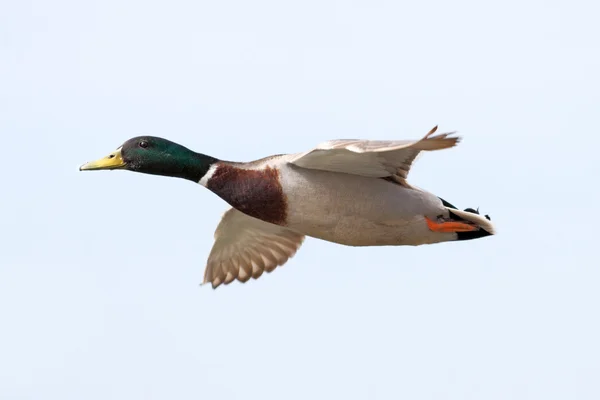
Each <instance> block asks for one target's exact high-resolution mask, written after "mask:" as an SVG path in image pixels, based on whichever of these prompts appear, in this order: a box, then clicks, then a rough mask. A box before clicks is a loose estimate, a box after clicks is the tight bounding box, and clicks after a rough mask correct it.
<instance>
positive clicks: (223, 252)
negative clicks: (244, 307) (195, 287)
mask: <svg viewBox="0 0 600 400" xmlns="http://www.w3.org/2000/svg"><path fill="white" fill-rule="evenodd" d="M303 241H304V235H302V234H300V233H298V232H296V231H293V230H291V229H288V228H285V227H282V226H279V225H273V224H270V223H268V222H264V221H261V220H259V219H256V218H253V217H250V216H248V215H246V214H244V213H242V212H240V211H238V210H236V209H235V208H231V209H229V210H228V211H227V212H225V214H223V218H222V219H221V222H220V223H219V226H217V229H216V231H215V243H214V245H213V248H212V250H211V252H210V255H209V256H208V262H207V264H206V270H205V271H204V283H208V282H210V283H211V284H212V287H213V288H216V287H217V286H219V285H220V284H222V283H224V284H228V283H231V282H232V281H233V280H234V279H237V280H239V281H241V282H246V281H247V280H249V279H250V278H254V279H257V278H258V277H260V276H261V275H262V273H263V272H264V271H266V272H271V271H273V270H274V269H275V268H276V267H277V266H279V265H283V264H285V263H286V262H287V260H288V259H289V258H291V257H292V256H293V255H294V254H295V253H296V251H297V250H298V248H299V247H300V245H301V244H302V242H303Z"/></svg>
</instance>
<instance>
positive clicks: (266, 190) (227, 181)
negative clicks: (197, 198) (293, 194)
mask: <svg viewBox="0 0 600 400" xmlns="http://www.w3.org/2000/svg"><path fill="white" fill-rule="evenodd" d="M207 188H208V189H210V190H211V191H212V192H214V193H216V194H217V195H218V196H219V197H221V198H222V199H223V200H225V201H226V202H227V203H229V204H230V205H231V206H232V207H234V208H235V209H237V210H239V211H241V212H243V213H245V214H247V215H250V216H252V217H254V218H258V219H261V220H263V221H266V222H270V223H272V224H277V225H285V224H286V221H287V201H286V198H285V195H284V194H283V189H282V187H281V182H280V181H279V171H278V170H277V169H275V168H270V167H266V168H264V169H256V170H254V169H243V168H237V167H235V166H232V165H227V164H224V165H219V166H218V167H217V169H216V170H215V172H214V174H213V175H212V177H211V178H210V179H209V181H208V182H207Z"/></svg>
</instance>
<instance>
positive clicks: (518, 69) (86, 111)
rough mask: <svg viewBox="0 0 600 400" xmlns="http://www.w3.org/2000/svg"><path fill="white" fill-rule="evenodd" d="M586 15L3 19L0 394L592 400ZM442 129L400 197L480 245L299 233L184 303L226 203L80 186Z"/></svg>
mask: <svg viewBox="0 0 600 400" xmlns="http://www.w3.org/2000/svg"><path fill="white" fill-rule="evenodd" d="M598 15H600V9H599V6H598V5H597V2H592V1H587V2H586V1H572V2H566V1H562V2H559V1H525V2H522V1H504V2H496V3H494V4H492V3H482V2H479V1H452V2H447V1H426V2H425V1H424V2H414V1H413V2H398V1H394V2H392V1H389V2H383V1H345V2H344V1H337V2H335V1H323V0H321V1H302V2H294V3H292V2H283V1H262V0H259V1H251V2H250V1H241V0H238V1H219V2H217V1H211V2H208V1H189V0H187V1H182V0H175V1H161V2H148V1H141V0H139V1H115V0H104V1H93V2H89V1H86V2H82V1H64V0H57V1H27V2H26V1H8V0H3V1H1V2H0V133H1V135H2V149H3V151H2V166H3V167H2V168H0V178H1V181H2V184H3V185H2V187H3V190H2V196H1V197H0V198H1V200H0V204H1V207H0V227H1V228H2V229H1V230H0V319H1V326H0V398H1V399H3V400H5V399H7V400H8V399H36V400H37V399H44V400H47V399H56V400H70V399H73V400H75V399H77V400H79V399H92V400H95V399H98V400H100V399H102V400H104V399H127V400H131V399H260V400H267V399H278V400H279V399H313V398H317V399H331V398H339V399H419V400H420V399H457V400H458V399H460V400H464V399H486V400H494V399H598V398H600V379H599V376H600V344H599V338H600V321H599V317H598V307H599V305H600V292H599V291H598V287H599V284H600V262H598V260H597V248H598V244H597V237H598V228H597V223H596V217H597V210H598V203H599V201H600V191H599V189H598V172H599V168H598V159H599V157H598V154H597V151H596V148H597V147H598V145H600V139H599V137H600V136H599V134H600V132H599V128H598V112H599V110H600V78H599V76H600V73H599V71H600V45H599V38H600V28H599V26H598V21H597V17H598ZM436 124H439V125H440V129H441V130H458V131H459V132H460V134H461V135H462V136H463V138H464V140H463V142H462V143H461V144H460V146H459V147H457V148H454V149H452V150H449V151H442V152H437V153H434V154H426V155H423V156H422V157H420V159H419V160H418V162H417V163H416V164H415V166H414V169H413V170H412V173H411V182H413V183H415V184H417V185H418V186H420V187H423V188H426V189H428V190H430V191H432V192H434V193H436V194H438V195H440V196H443V197H445V198H447V199H448V200H449V201H451V202H452V203H454V204H456V205H457V206H460V207H462V208H465V207H477V206H480V207H481V211H482V212H484V213H489V214H490V215H491V217H492V219H493V221H494V222H495V223H496V225H497V229H498V232H499V234H498V235H497V236H495V237H491V238H486V239H482V240H477V241H469V242H462V243H446V244H439V245H434V246H421V247H416V248H411V247H388V248H351V247H344V246H340V245H335V244H332V243H326V242H323V241H319V240H316V239H308V240H307V241H306V242H305V244H304V245H303V247H302V248H301V251H299V252H298V254H297V255H296V257H294V258H293V259H292V260H291V261H290V262H289V263H288V264H286V265H285V267H283V268H281V269H278V270H277V271H276V272H274V273H272V274H271V275H267V276H264V277H262V278H261V279H260V280H258V281H252V282H250V283H248V284H246V285H240V284H232V285H230V286H228V287H221V288H219V289H218V290H216V291H213V290H212V289H210V288H209V287H199V286H198V284H199V283H200V282H201V279H202V274H203V269H204V263H205V261H206V258H207V256H208V253H209V251H210V248H211V246H212V240H213V236H212V235H213V232H214V229H215V227H216V225H217V223H218V221H219V219H220V216H221V214H222V212H223V211H224V210H225V209H226V208H227V206H226V204H225V203H224V202H223V201H221V200H220V199H219V198H217V197H216V196H214V195H213V194H211V193H210V192H208V191H207V190H205V189H203V188H202V187H200V186H198V185H194V184H192V183H189V182H186V181H183V180H175V179H167V178H163V177H154V176H144V175H140V174H133V173H129V172H122V171H117V172H104V173H100V172H99V173H80V172H79V171H78V170H77V167H78V166H79V164H81V163H83V162H85V161H89V160H91V159H95V158H97V157H100V156H103V155H105V154H106V153H107V152H108V151H111V150H113V149H115V148H116V147H117V146H119V145H120V144H121V143H122V142H123V141H125V140H126V139H128V138H130V137H132V136H136V135H138V134H151V135H156V136H163V137H166V138H169V139H171V140H174V141H177V142H179V143H181V144H184V145H186V146H188V147H190V148H192V149H194V150H197V151H201V152H205V153H208V154H211V155H214V156H216V157H222V158H226V159H231V160H240V161H243V160H252V159H256V158H260V157H263V156H266V155H270V154H274V153H282V152H297V151H304V150H307V149H310V148H311V147H313V146H315V145H316V144H317V143H319V142H322V141H325V140H328V139H334V138H370V139H407V138H418V137H420V136H421V135H423V134H424V133H426V132H427V131H428V130H429V129H430V128H431V127H432V126H434V125H436Z"/></svg>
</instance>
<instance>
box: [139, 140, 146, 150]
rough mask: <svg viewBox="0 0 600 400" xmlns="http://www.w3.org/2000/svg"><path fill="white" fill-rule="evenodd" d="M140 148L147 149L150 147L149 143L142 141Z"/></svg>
mask: <svg viewBox="0 0 600 400" xmlns="http://www.w3.org/2000/svg"><path fill="white" fill-rule="evenodd" d="M140 147H141V148H142V149H145V148H147V147H148V142H146V141H145V140H142V141H141V142H140Z"/></svg>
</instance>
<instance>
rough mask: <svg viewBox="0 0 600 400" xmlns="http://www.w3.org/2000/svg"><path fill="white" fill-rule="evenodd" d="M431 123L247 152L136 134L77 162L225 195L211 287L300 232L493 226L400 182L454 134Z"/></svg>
mask: <svg viewBox="0 0 600 400" xmlns="http://www.w3.org/2000/svg"><path fill="white" fill-rule="evenodd" d="M436 130H437V126H436V127H435V128H433V129H432V130H431V131H430V132H429V133H428V134H427V135H425V136H424V137H423V138H422V139H420V140H415V141H408V140H399V141H379V140H353V139H342V140H332V141H328V142H324V143H322V144H320V145H318V146H317V147H316V148H314V149H313V150H310V151H307V152H304V153H297V154H284V155H275V156H270V157H266V158H263V159H260V160H256V161H252V162H229V161H223V160H219V159H217V158H214V157H211V156H208V155H204V154H200V153H196V152H194V151H192V150H189V149H187V148H186V147H183V146H181V145H179V144H177V143H174V142H171V141H169V140H166V139H163V138H159V137H153V136H139V137H134V138H132V139H129V140H128V141H126V142H125V143H124V144H123V145H122V146H121V147H119V148H118V149H117V150H116V151H114V152H112V153H111V154H109V155H108V156H106V157H104V158H102V159H100V160H97V161H93V162H89V163H87V164H84V165H82V166H81V167H80V170H81V171H92V170H108V169H125V170H129V171H135V172H142V173H146V174H154V175H164V176H171V177H175V178H183V179H187V180H190V181H192V182H195V183H199V184H200V185H202V186H204V187H206V188H208V189H209V190H211V191H212V192H213V193H215V194H217V195H218V196H219V197H221V198H222V199H223V200H225V201H226V202H227V203H229V205H231V207H232V208H230V209H229V210H228V211H226V212H225V213H224V215H223V217H222V219H221V222H220V223H219V225H218V227H217V229H216V231H215V243H214V245H213V248H212V250H211V252H210V254H209V256H208V261H207V265H206V269H205V273H204V283H208V282H210V283H211V284H212V287H213V288H216V287H218V286H219V285H221V284H229V283H231V282H232V281H234V280H235V279H237V280H239V281H241V282H246V281H248V280H249V279H250V278H254V279H257V278H258V277H260V276H261V275H262V273H263V272H264V271H266V272H271V271H273V270H274V269H275V268H276V267H277V266H280V265H283V264H285V263H286V262H287V260H288V259H289V258H291V257H292V256H293V255H294V254H295V253H296V251H297V250H298V248H299V247H300V245H301V244H302V242H303V241H304V237H305V236H311V237H315V238H319V239H322V240H327V241H330V242H334V243H339V244H343V245H348V246H389V245H392V246H399V245H413V246H416V245H422V244H432V243H440V242H447V241H455V240H469V239H476V238H481V237H484V236H489V235H493V234H494V227H493V225H492V223H491V221H490V219H489V217H487V216H486V217H485V218H484V217H482V216H480V215H479V213H478V211H476V210H474V209H466V210H464V211H461V210H458V209H457V208H456V207H454V206H453V205H452V204H450V203H448V202H447V201H445V200H443V199H442V198H440V197H438V196H435V195H433V194H431V193H429V192H427V191H425V190H422V189H420V188H417V187H415V186H413V185H411V184H409V183H408V182H407V180H406V179H407V176H408V172H409V170H410V167H411V165H412V163H413V161H414V160H415V158H416V157H417V155H419V153H420V152H421V151H431V150H441V149H446V148H450V147H453V146H455V145H456V144H457V143H458V142H459V138H458V137H456V136H454V135H453V132H452V133H442V134H435V132H436Z"/></svg>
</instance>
